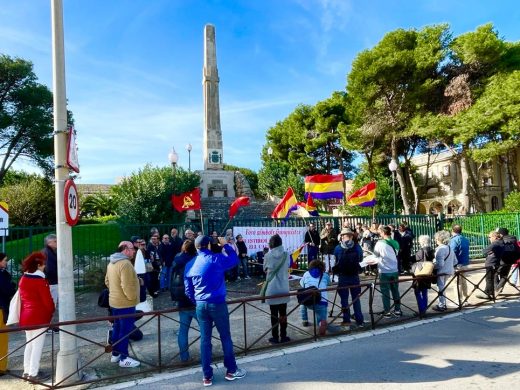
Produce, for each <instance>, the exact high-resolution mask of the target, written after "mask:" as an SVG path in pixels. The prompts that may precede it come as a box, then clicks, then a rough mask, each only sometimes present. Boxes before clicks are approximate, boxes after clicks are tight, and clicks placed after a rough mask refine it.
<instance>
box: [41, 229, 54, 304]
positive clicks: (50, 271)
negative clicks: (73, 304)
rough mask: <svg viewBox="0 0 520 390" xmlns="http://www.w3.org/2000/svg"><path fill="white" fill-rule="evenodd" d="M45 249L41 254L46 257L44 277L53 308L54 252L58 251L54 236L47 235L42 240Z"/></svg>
mask: <svg viewBox="0 0 520 390" xmlns="http://www.w3.org/2000/svg"><path fill="white" fill-rule="evenodd" d="M43 241H44V244H45V248H43V250H42V252H43V253H44V254H45V256H46V257H47V261H46V263H45V277H46V278H47V281H48V283H49V288H50V290H51V296H52V300H53V301H54V306H56V307H57V306H58V257H57V254H56V250H57V249H58V243H57V238H56V235H55V234H49V235H47V236H46V237H45V238H44V240H43Z"/></svg>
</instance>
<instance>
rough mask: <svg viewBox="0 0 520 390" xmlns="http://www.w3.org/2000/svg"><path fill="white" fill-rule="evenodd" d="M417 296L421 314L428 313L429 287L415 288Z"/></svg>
mask: <svg viewBox="0 0 520 390" xmlns="http://www.w3.org/2000/svg"><path fill="white" fill-rule="evenodd" d="M414 292H415V298H417V307H418V308H419V314H421V315H422V314H424V313H426V308H427V307H428V289H427V288H415V289H414Z"/></svg>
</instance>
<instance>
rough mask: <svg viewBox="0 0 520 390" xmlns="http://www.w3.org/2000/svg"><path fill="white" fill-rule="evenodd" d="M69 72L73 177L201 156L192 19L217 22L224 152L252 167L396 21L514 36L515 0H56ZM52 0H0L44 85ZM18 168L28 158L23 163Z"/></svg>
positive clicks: (10, 41) (6, 46)
mask: <svg viewBox="0 0 520 390" xmlns="http://www.w3.org/2000/svg"><path fill="white" fill-rule="evenodd" d="M63 3H64V4H63V6H64V25H65V50H66V83H67V98H68V102H69V109H70V110H72V112H73V113H74V117H75V121H76V129H77V131H78V146H79V160H80V164H81V173H80V180H78V182H79V183H109V184H110V183H114V182H115V181H116V179H117V178H118V177H121V176H125V175H129V174H130V173H132V172H134V171H136V170H137V169H138V168H140V167H142V166H143V165H144V164H146V163H151V164H152V165H158V166H164V165H167V164H168V160H167V156H168V152H169V150H170V149H171V147H172V146H175V148H176V150H177V152H178V153H179V157H180V160H179V164H180V165H181V166H183V167H185V168H187V167H188V153H187V151H186V150H185V145H186V144H188V143H191V144H192V145H193V151H192V153H191V162H192V169H201V168H202V164H203V163H202V130H203V115H202V84H201V81H202V62H203V28H204V25H205V24H206V23H211V24H213V25H215V28H216V37H217V61H218V69H219V76H220V107H221V125H222V131H223V137H224V161H225V162H226V163H229V164H234V165H238V166H242V167H248V168H251V169H254V170H258V169H259V168H260V165H261V162H260V151H261V148H262V145H263V144H264V143H265V132H266V130H267V129H268V128H269V127H271V126H273V125H274V124H275V123H276V122H277V121H279V120H282V119H284V118H285V117H286V116H287V115H288V114H289V113H290V112H292V111H293V110H294V108H295V107H296V105H298V104H299V103H305V104H315V103H316V102H318V101H320V100H322V99H325V98H327V97H328V96H330V95H331V93H332V92H333V91H335V90H342V89H344V88H345V83H346V75H347V73H348V71H349V69H350V66H351V63H352V60H353V59H354V58H355V56H356V54H357V53H359V52H360V51H361V50H363V49H367V48H371V47H372V46H374V45H375V44H377V42H378V41H379V40H380V39H381V38H382V37H383V35H384V34H385V33H386V32H388V31H391V30H394V29H396V28H421V27H423V26H425V25H428V24H435V23H443V22H447V23H449V24H450V26H451V28H452V31H453V33H454V34H455V35H458V34H461V33H464V32H467V31H472V30H474V29H475V27H477V26H478V25H481V24H484V23H487V22H492V23H494V25H495V28H496V29H497V30H498V31H499V33H500V35H501V36H502V37H504V38H505V39H506V40H509V41H517V40H519V39H520V29H519V28H518V26H519V23H520V7H519V6H518V2H517V1H515V0H510V1H508V0H501V1H484V0H481V1H479V0H472V1H469V0H467V1H466V0H460V1H449V2H448V1H433V0H431V1H428V0H424V1H420V0H409V1H404V0H402V1H397V0H396V1H389V0H386V1H384V0H380V1H370V0H367V1H361V0H359V1H355V0H344V1H341V0H337V1H335V0H242V1H225V0H220V1H209V0H208V1H203V0H200V1H195V0H88V1H87V0H64V2H63ZM50 31H51V30H50V0H46V1H45V0H0V53H2V54H7V55H10V56H18V57H22V58H24V59H28V60H31V61H32V62H33V63H34V69H35V73H36V74H37V76H38V78H39V80H40V82H42V83H44V84H46V85H48V86H52V78H51V61H52V59H51V36H50ZM17 168H24V169H30V166H28V165H26V164H18V165H17Z"/></svg>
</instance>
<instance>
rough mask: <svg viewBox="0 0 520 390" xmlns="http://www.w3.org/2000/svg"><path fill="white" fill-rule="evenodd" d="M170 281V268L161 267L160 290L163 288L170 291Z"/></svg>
mask: <svg viewBox="0 0 520 390" xmlns="http://www.w3.org/2000/svg"><path fill="white" fill-rule="evenodd" d="M171 279H172V266H169V267H167V266H165V265H163V266H162V268H161V275H160V276H159V280H160V287H161V290H162V289H164V288H167V289H168V290H169V289H170V284H171Z"/></svg>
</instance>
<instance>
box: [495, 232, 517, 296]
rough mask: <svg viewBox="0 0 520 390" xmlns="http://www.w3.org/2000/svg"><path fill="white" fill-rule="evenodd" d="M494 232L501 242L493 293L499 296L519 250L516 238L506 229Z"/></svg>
mask: <svg viewBox="0 0 520 390" xmlns="http://www.w3.org/2000/svg"><path fill="white" fill-rule="evenodd" d="M496 231H497V233H498V234H500V237H501V238H502V242H503V252H502V258H501V260H500V264H499V265H498V268H497V271H496V274H495V291H496V293H497V294H501V293H502V290H503V289H504V287H505V285H506V283H507V277H508V275H509V271H511V267H512V265H513V264H515V263H516V262H517V260H518V259H519V258H520V248H519V246H518V242H517V239H516V237H515V236H513V235H511V234H509V230H508V229H506V228H498V229H497V230H496Z"/></svg>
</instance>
